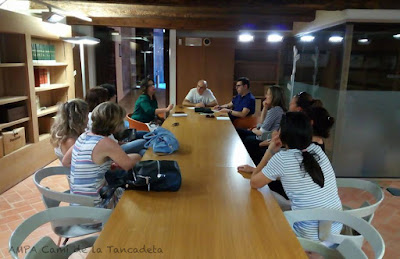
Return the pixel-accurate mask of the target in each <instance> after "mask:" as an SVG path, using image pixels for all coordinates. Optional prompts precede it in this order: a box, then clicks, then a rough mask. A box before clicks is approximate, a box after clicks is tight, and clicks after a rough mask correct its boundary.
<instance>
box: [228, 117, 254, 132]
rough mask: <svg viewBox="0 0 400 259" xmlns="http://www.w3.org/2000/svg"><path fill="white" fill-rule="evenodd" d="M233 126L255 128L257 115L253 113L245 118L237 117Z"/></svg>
mask: <svg viewBox="0 0 400 259" xmlns="http://www.w3.org/2000/svg"><path fill="white" fill-rule="evenodd" d="M233 126H235V128H238V129H249V128H255V127H257V117H256V116H254V115H252V116H247V117H244V118H237V119H236V120H234V121H233Z"/></svg>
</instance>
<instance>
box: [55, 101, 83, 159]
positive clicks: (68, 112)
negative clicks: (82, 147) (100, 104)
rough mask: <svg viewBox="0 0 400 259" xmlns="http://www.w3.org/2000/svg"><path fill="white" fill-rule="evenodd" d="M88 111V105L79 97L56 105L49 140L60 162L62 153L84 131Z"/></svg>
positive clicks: (65, 151)
mask: <svg viewBox="0 0 400 259" xmlns="http://www.w3.org/2000/svg"><path fill="white" fill-rule="evenodd" d="M88 113H89V106H88V104H87V103H86V102H85V101H84V100H81V99H72V100H70V101H68V102H66V103H63V104H61V105H60V106H59V107H58V112H57V115H56V118H55V121H54V123H53V125H52V126H51V130H50V134H51V139H50V142H51V144H52V145H53V146H54V152H55V154H56V156H57V158H58V159H59V160H60V162H61V161H62V159H63V157H64V154H65V153H67V151H68V150H69V149H70V147H72V146H73V145H74V144H75V141H76V139H77V138H78V137H79V136H80V135H81V134H82V133H83V132H84V131H85V128H86V125H87V121H88Z"/></svg>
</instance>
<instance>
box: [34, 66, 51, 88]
mask: <svg viewBox="0 0 400 259" xmlns="http://www.w3.org/2000/svg"><path fill="white" fill-rule="evenodd" d="M34 76H35V87H40V86H48V85H50V71H49V70H48V69H47V68H34Z"/></svg>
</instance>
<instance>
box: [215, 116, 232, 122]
mask: <svg viewBox="0 0 400 259" xmlns="http://www.w3.org/2000/svg"><path fill="white" fill-rule="evenodd" d="M217 120H219V121H229V120H230V119H229V117H217Z"/></svg>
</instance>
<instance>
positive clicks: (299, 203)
mask: <svg viewBox="0 0 400 259" xmlns="http://www.w3.org/2000/svg"><path fill="white" fill-rule="evenodd" d="M280 139H281V141H282V143H283V144H285V145H287V146H288V149H286V150H280V151H279V152H277V153H276V154H275V155H273V156H272V157H271V159H270V160H269V161H268V163H267V165H266V166H265V167H264V168H263V169H262V173H263V174H264V176H265V177H266V178H267V179H269V180H272V181H275V180H277V179H280V180H281V182H282V185H283V189H284V190H285V193H286V195H287V196H288V197H289V199H290V201H291V204H292V205H291V207H292V210H303V209H315V208H323V209H335V210H341V209H342V204H341V201H340V198H339V195H338V189H337V185H336V176H335V172H334V171H333V168H332V166H331V163H330V161H329V159H328V157H327V156H326V155H325V153H324V152H323V151H322V149H321V147H319V146H318V145H315V144H314V143H311V140H312V127H311V122H310V120H309V118H308V117H307V116H306V115H305V114H304V113H301V112H289V113H287V114H286V116H284V117H283V118H282V121H281V131H280ZM341 228H342V225H341V224H338V223H334V224H332V231H333V232H335V233H338V232H340V230H341ZM294 229H295V231H296V234H297V235H299V236H301V237H305V238H309V239H314V240H318V239H319V238H318V222H317V221H305V222H298V223H296V224H295V225H294Z"/></svg>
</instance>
